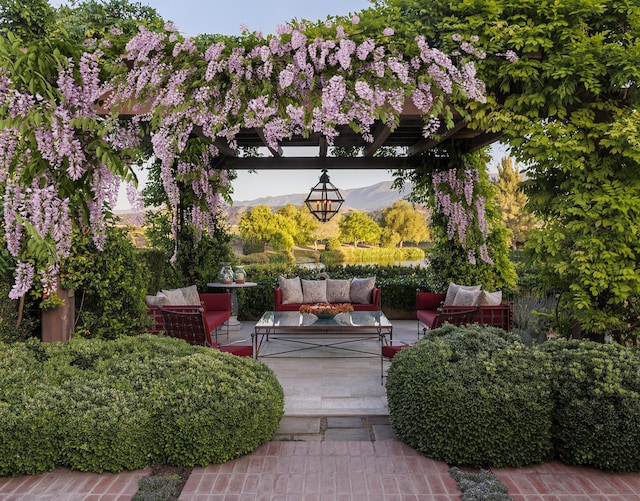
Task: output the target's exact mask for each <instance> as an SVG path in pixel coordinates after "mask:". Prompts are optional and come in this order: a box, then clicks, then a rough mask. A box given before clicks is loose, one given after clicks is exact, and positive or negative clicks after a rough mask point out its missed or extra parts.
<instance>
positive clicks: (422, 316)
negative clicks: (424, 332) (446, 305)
mask: <svg viewBox="0 0 640 501" xmlns="http://www.w3.org/2000/svg"><path fill="white" fill-rule="evenodd" d="M416 316H417V317H418V320H420V322H422V323H423V324H425V325H426V326H427V327H429V329H433V327H434V325H435V321H436V318H437V317H438V311H437V310H418V311H417V312H416Z"/></svg>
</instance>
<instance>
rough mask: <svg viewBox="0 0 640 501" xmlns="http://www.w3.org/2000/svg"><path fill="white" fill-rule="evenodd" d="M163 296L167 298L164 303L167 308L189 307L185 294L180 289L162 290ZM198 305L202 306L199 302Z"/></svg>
mask: <svg viewBox="0 0 640 501" xmlns="http://www.w3.org/2000/svg"><path fill="white" fill-rule="evenodd" d="M162 294H163V295H164V296H165V297H166V298H167V299H166V300H165V302H164V305H165V306H187V305H188V303H187V301H186V300H185V299H184V294H182V291H181V290H180V289H162ZM196 304H200V301H198V302H197V303H196Z"/></svg>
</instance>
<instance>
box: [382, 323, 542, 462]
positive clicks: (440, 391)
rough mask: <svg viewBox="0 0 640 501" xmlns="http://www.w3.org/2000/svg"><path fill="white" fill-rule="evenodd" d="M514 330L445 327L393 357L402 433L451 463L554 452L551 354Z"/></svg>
mask: <svg viewBox="0 0 640 501" xmlns="http://www.w3.org/2000/svg"><path fill="white" fill-rule="evenodd" d="M516 339H517V338H516V336H515V335H513V334H508V333H506V332H504V331H502V330H500V329H495V328H491V327H481V326H478V325H473V326H467V327H462V328H456V327H453V326H451V325H445V326H444V327H441V328H439V329H435V330H433V331H431V332H430V333H429V334H428V335H427V336H425V338H423V339H421V340H420V341H419V342H418V343H417V344H416V345H414V346H411V347H409V348H405V349H404V350H402V351H400V352H399V353H398V354H397V355H396V357H395V358H394V360H393V362H392V364H391V367H390V368H389V372H388V379H387V398H388V402H389V413H390V416H391V424H392V426H393V429H394V431H395V433H396V434H397V435H398V437H399V438H400V439H401V440H402V441H404V442H406V443H407V444H409V445H410V446H412V447H414V448H416V449H417V450H419V451H420V452H422V453H423V454H425V455H427V456H428V457H431V458H434V459H438V460H441V461H445V462H447V463H448V464H457V465H473V466H487V465H493V466H496V467H506V466H510V467H517V466H523V465H526V464H533V463H538V462H541V461H544V460H547V459H548V458H549V457H550V454H551V451H552V442H551V418H552V408H553V402H552V400H551V398H550V397H551V387H550V381H549V376H550V367H549V356H548V355H545V354H544V353H542V352H539V351H535V350H530V349H528V348H526V347H525V346H524V345H523V344H521V343H519V342H517V341H516Z"/></svg>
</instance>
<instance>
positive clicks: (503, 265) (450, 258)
mask: <svg viewBox="0 0 640 501" xmlns="http://www.w3.org/2000/svg"><path fill="white" fill-rule="evenodd" d="M435 219H437V218H435ZM506 238H507V232H506V229H504V228H498V229H495V230H494V231H493V232H491V234H490V235H489V240H488V242H487V243H488V247H489V249H491V248H492V247H496V248H498V249H500V250H502V251H504V252H501V253H498V254H495V257H494V264H492V265H490V264H487V263H485V262H477V263H476V264H472V263H470V262H469V259H468V256H467V252H466V251H465V250H464V249H463V248H462V247H461V246H460V245H459V244H458V243H456V242H454V241H451V240H448V239H437V240H436V242H435V243H434V245H433V247H431V248H430V249H429V250H428V251H427V262H428V263H429V266H430V267H431V268H432V270H433V272H434V275H435V276H436V283H435V286H436V290H446V288H447V285H448V284H449V282H455V283H464V284H467V283H468V284H482V287H483V289H485V290H499V289H501V290H503V291H504V290H507V291H508V290H509V289H513V288H514V287H515V284H516V274H515V270H514V268H513V264H512V263H511V261H510V260H509V256H508V248H507V245H506ZM490 252H491V251H490Z"/></svg>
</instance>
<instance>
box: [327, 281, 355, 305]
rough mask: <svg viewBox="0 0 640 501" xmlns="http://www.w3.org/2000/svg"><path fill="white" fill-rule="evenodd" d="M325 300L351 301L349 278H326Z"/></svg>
mask: <svg viewBox="0 0 640 501" xmlns="http://www.w3.org/2000/svg"><path fill="white" fill-rule="evenodd" d="M327 301H328V302H329V303H348V302H350V301H351V280H350V279H349V280H333V279H331V278H329V279H328V280H327Z"/></svg>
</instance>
